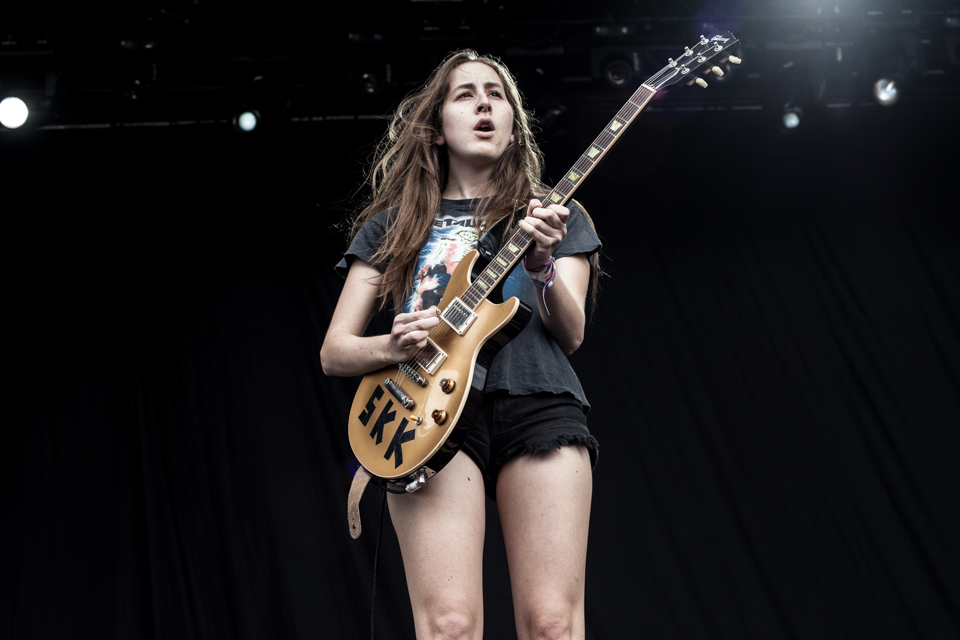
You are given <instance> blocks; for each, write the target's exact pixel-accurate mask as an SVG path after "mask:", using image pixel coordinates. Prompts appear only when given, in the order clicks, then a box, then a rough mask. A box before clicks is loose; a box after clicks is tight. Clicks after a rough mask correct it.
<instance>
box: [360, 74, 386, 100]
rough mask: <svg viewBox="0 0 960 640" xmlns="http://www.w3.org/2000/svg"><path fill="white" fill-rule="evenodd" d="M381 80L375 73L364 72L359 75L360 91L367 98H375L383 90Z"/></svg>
mask: <svg viewBox="0 0 960 640" xmlns="http://www.w3.org/2000/svg"><path fill="white" fill-rule="evenodd" d="M383 85H384V82H383V78H382V77H381V76H380V74H379V73H377V72H376V71H370V70H368V71H364V72H363V73H361V74H360V91H361V92H363V93H365V94H367V95H368V96H375V95H377V94H378V93H380V90H381V89H382V88H383Z"/></svg>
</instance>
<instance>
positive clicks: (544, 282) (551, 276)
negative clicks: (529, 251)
mask: <svg viewBox="0 0 960 640" xmlns="http://www.w3.org/2000/svg"><path fill="white" fill-rule="evenodd" d="M555 262H556V260H554V258H553V256H550V258H549V259H548V260H547V261H546V262H544V263H543V264H542V265H540V266H539V267H537V268H536V269H533V270H530V269H527V257H526V256H524V257H523V270H524V271H526V272H527V275H528V276H529V277H530V280H532V281H533V286H535V287H536V288H537V289H540V290H541V292H542V293H541V295H542V296H543V308H544V309H546V310H547V315H550V308H549V307H547V289H549V288H550V287H552V286H553V281H554V280H556V279H557V267H556V265H555V264H554V263H555Z"/></svg>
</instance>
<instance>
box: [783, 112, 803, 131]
mask: <svg viewBox="0 0 960 640" xmlns="http://www.w3.org/2000/svg"><path fill="white" fill-rule="evenodd" d="M802 115H803V112H802V111H800V109H798V108H788V109H785V110H784V112H783V116H782V119H781V124H783V128H784V129H785V130H786V131H793V130H795V129H796V128H797V127H799V126H800V117H801V116H802Z"/></svg>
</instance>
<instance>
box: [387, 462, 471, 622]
mask: <svg viewBox="0 0 960 640" xmlns="http://www.w3.org/2000/svg"><path fill="white" fill-rule="evenodd" d="M485 500H486V496H485V494H484V488H483V478H482V476H481V475H480V470H479V469H478V468H477V465H476V464H475V463H474V462H473V460H471V459H470V457H469V456H467V455H466V454H465V453H460V454H458V455H456V456H455V457H454V458H453V460H451V461H450V462H449V463H448V464H447V466H446V467H445V468H444V469H443V471H441V472H440V473H439V474H437V475H436V476H434V477H433V478H431V479H430V480H429V481H428V482H427V484H426V485H425V486H424V487H423V488H422V489H420V490H419V491H417V492H415V493H412V494H409V495H394V494H391V495H390V496H389V498H388V504H389V505H390V518H391V519H392V520H393V526H394V528H395V529H396V530H397V536H398V537H399V539H400V550H401V552H402V553H403V566H404V570H405V571H406V574H407V588H408V589H409V591H410V603H411V605H412V606H413V619H414V625H415V626H416V630H417V638H418V639H419V640H428V639H429V640H433V639H441V638H442V639H444V640H447V639H450V640H453V639H455V638H456V639H459V638H464V639H467V638H469V639H471V640H480V639H481V638H482V637H483V587H482V580H483V534H484V527H485V515H486V514H485V507H486V505H485Z"/></svg>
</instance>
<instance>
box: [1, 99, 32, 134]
mask: <svg viewBox="0 0 960 640" xmlns="http://www.w3.org/2000/svg"><path fill="white" fill-rule="evenodd" d="M29 116H30V109H28V108H27V103H26V102H24V101H23V100H21V99H20V98H17V97H15V96H10V97H7V98H4V99H3V100H0V124H2V125H3V126H5V127H6V128H7V129H19V128H20V127H22V126H23V123H24V122H26V121H27V118H28V117H29Z"/></svg>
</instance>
